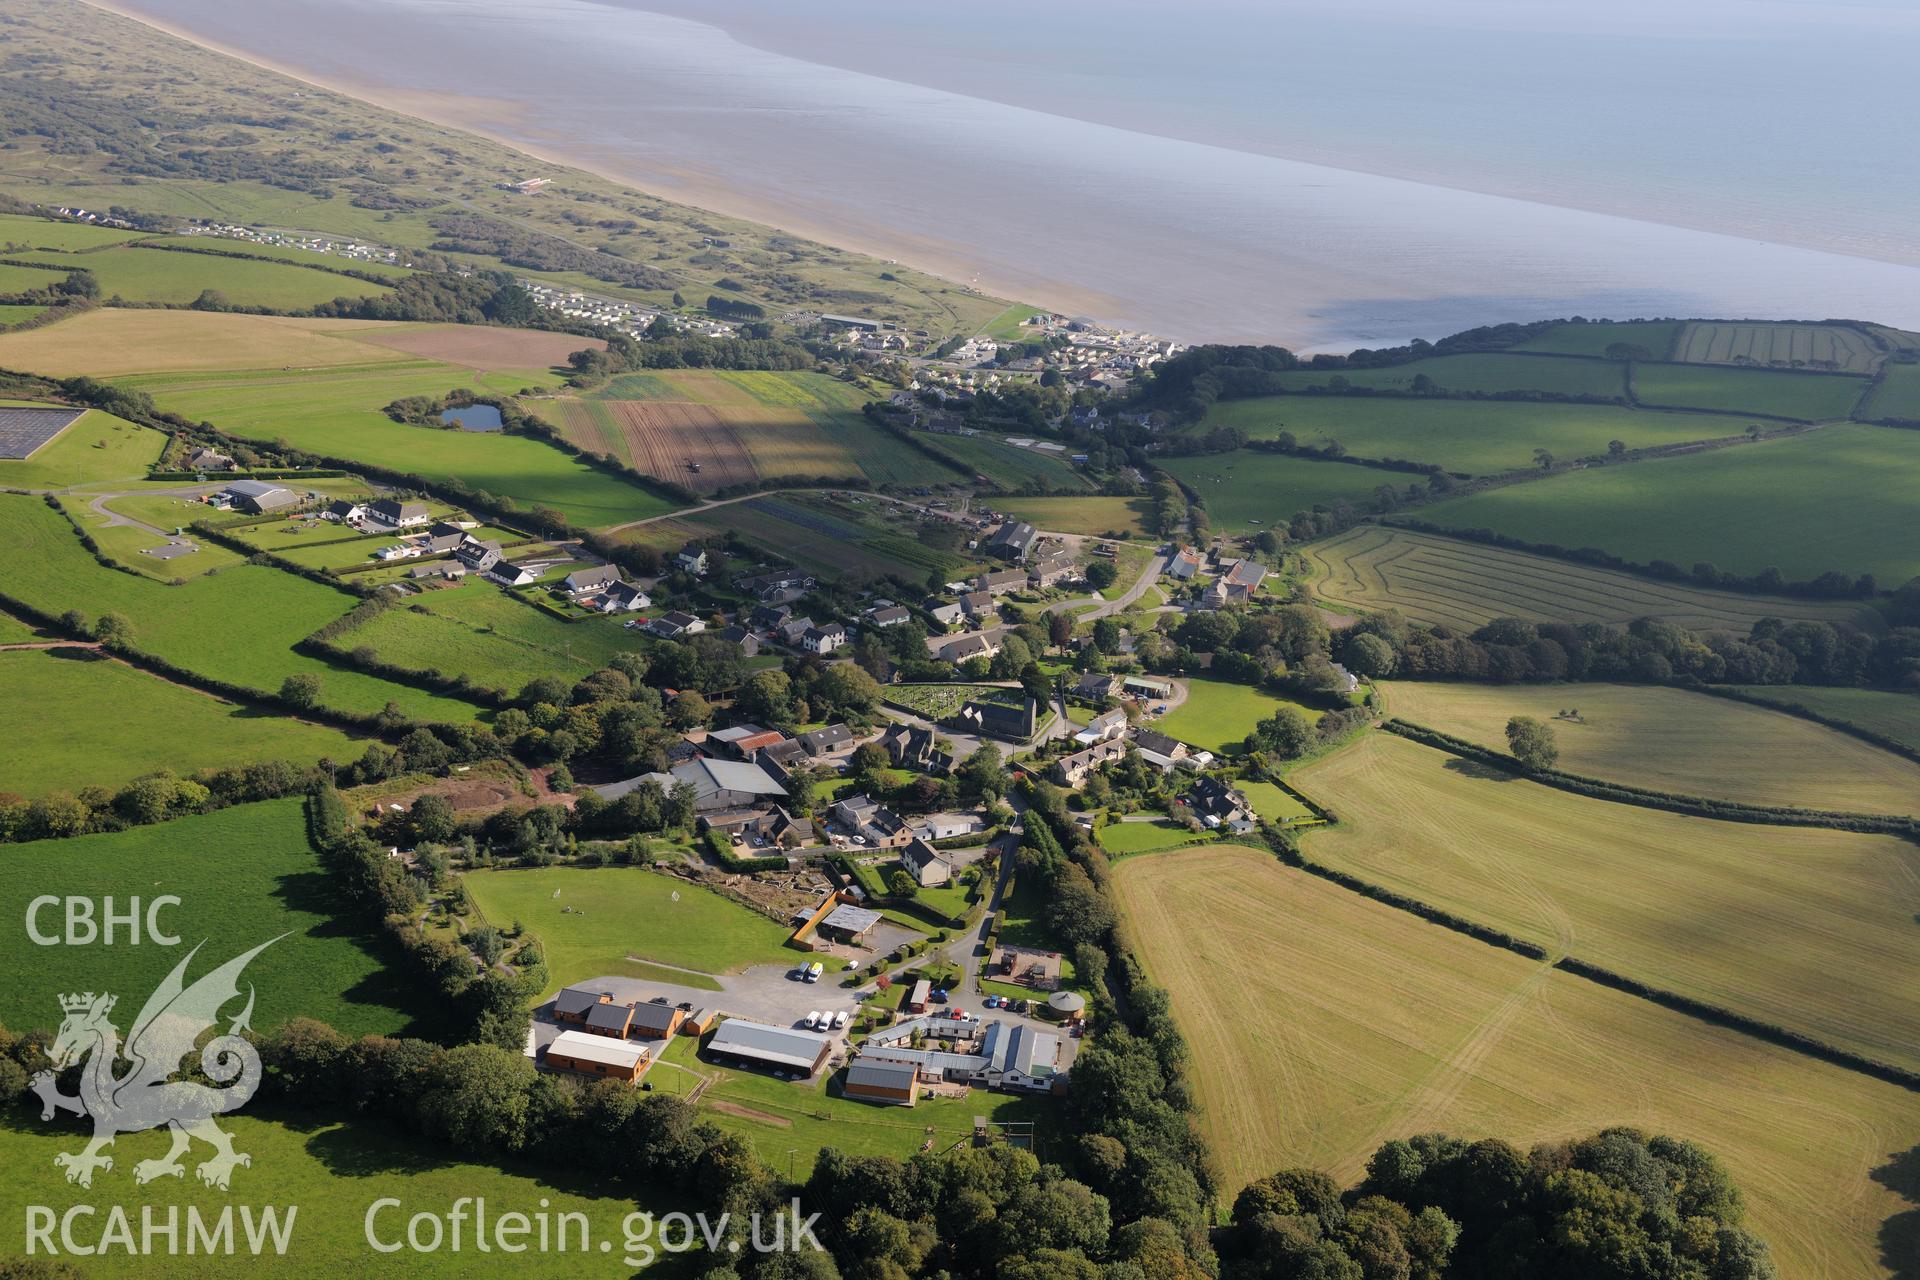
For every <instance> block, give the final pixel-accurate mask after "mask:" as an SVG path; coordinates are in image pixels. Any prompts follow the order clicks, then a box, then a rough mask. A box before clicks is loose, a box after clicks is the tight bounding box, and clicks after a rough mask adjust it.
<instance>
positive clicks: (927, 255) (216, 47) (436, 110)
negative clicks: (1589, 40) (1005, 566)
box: [80, 0, 1277, 341]
mask: <svg viewBox="0 0 1920 1280" xmlns="http://www.w3.org/2000/svg"><path fill="white" fill-rule="evenodd" d="M80 3H82V4H85V5H88V6H89V7H91V8H95V9H99V10H102V11H104V12H107V13H111V14H113V15H115V16H116V17H121V18H125V19H127V20H128V21H130V22H137V23H139V24H140V25H141V26H144V27H148V28H150V29H152V30H154V31H158V32H161V33H162V34H164V35H169V36H172V37H173V38H174V39H176V40H182V41H185V42H186V43H188V44H191V45H195V46H197V47H199V48H202V49H206V50H208V51H209V52H212V53H217V54H219V55H220V56H222V57H226V58H232V59H234V60H235V61H237V62H244V63H246V64H248V65H249V66H253V67H257V68H259V69H260V70H262V71H267V72H271V73H272V74H274V75H277V76H283V77H285V78H286V79H289V80H293V81H296V82H298V83H300V84H304V85H310V86H312V87H313V88H315V89H320V90H323V91H325V92H327V93H333V94H338V95H340V96H341V97H345V98H352V99H354V100H355V101H358V102H364V103H367V104H368V105H370V106H375V107H379V108H381V109H382V110H385V111H391V112H394V113H395V114H397V115H402V116H406V117H408V118H409V119H414V120H420V121H422V122H424V123H427V124H430V125H435V126H438V127H440V128H444V129H451V130H455V131H458V132H461V133H467V134H472V135H473V136H475V137H480V138H485V139H486V140H487V141H489V142H492V143H495V144H496V145H498V146H502V147H507V148H510V149H511V150H514V151H518V152H520V153H522V154H524V155H527V156H530V157H532V158H533V159H535V160H539V161H542V162H543V163H546V164H552V165H559V166H564V167H567V168H573V169H578V170H580V171H582V172H584V173H589V174H592V175H593V176H595V177H597V178H601V179H603V180H605V181H607V182H613V183H618V184H619V185H621V186H625V187H631V188H632V189H634V190H636V191H640V192H644V193H645V194H647V195H651V196H656V197H658V198H660V199H663V200H671V201H673V202H674V203H676V204H683V205H687V206H690V207H692V208H694V209H697V210H700V211H703V212H707V213H713V214H718V215H720V216H722V217H729V218H738V219H741V220H742V221H746V222H753V223H758V224H759V225H761V226H764V227H768V228H771V229H773V230H775V231H781V232H785V233H787V234H789V235H794V236H800V237H802V238H804V239H808V240H813V241H817V242H818V243H820V244H824V245H830V246H832V247H833V248H836V249H842V250H845V251H846V252H848V253H857V254H860V255H862V256H864V257H869V258H873V259H876V260H878V261H880V262H883V263H891V262H897V263H900V264H902V265H904V266H908V267H911V268H913V269H914V270H917V271H922V272H925V273H926V274H928V275H931V276H935V277H938V278H939V279H942V280H945V281H947V282H948V283H950V284H954V285H959V286H965V287H969V288H972V289H975V290H977V291H978V292H980V293H982V294H985V295H987V296H989V297H994V298H999V299H1002V300H1004V301H1007V302H1010V303H1025V304H1028V305H1031V306H1038V307H1045V308H1047V309H1049V310H1052V311H1057V312H1060V313H1062V314H1065V315H1085V316H1091V317H1094V318H1096V319H1101V320H1105V321H1109V322H1117V323H1123V324H1130V325H1134V326H1136V327H1137V326H1138V322H1137V321H1128V320H1125V319H1124V316H1123V313H1124V311H1125V304H1124V303H1123V302H1122V301H1121V300H1120V299H1117V298H1112V297H1109V296H1107V295H1104V294H1101V293H1099V292H1098V291H1096V290H1089V289H1082V288H1078V287H1076V286H1073V285H1070V284H1067V283H1066V282H1064V281H1059V280H1044V279H1030V280H1016V279H1011V278H1007V279H995V278H992V276H991V273H987V274H983V273H982V272H981V271H980V270H979V269H978V265H977V264H974V263H969V262H968V261H967V260H966V257H965V253H964V250H963V249H962V247H961V246H959V245H948V244H942V243H940V242H938V241H933V240H916V239H915V238H914V237H911V236H907V235H904V234H902V233H899V232H888V231H885V230H884V229H879V228H875V229H873V231H872V232H870V233H869V234H868V235H867V236H850V235H848V234H847V229H846V228H845V227H844V226H834V227H829V226H826V225H824V224H815V223H813V222H812V221H811V220H809V219H806V218H795V217H793V216H791V215H792V212H793V211H792V210H791V208H788V209H786V211H785V214H784V216H782V215H781V214H780V213H779V210H778V209H777V208H776V206H774V205H772V204H771V203H768V204H762V203H760V202H756V201H754V200H752V199H750V198H746V197H745V196H744V193H743V192H741V191H739V190H738V189H736V188H733V187H730V186H728V185H726V184H724V183H722V182H721V181H719V180H718V179H714V178H711V177H704V176H701V175H696V174H694V173H692V172H689V171H686V170H683V169H675V170H671V171H669V172H671V174H672V175H673V182H672V183H671V184H669V185H667V186H664V187H663V186H662V185H661V184H660V183H659V182H658V181H657V179H658V177H659V176H660V174H659V173H658V172H656V173H655V174H653V175H650V177H649V178H648V179H645V180H643V179H642V178H640V177H638V176H636V175H633V174H628V173H623V172H620V171H619V166H617V165H609V164H606V163H604V162H602V161H600V160H597V159H595V158H594V157H592V156H590V155H587V154H584V153H582V152H578V151H573V150H570V149H567V148H564V147H561V146H552V145H550V144H545V143H541V142H538V141H529V140H527V139H525V138H519V137H509V136H506V135H504V134H502V133H500V132H499V131H498V130H497V129H496V128H489V127H487V126H486V125H485V124H483V123H480V122H479V121H480V116H481V115H482V114H483V112H482V110H481V108H482V107H484V108H485V109H486V110H487V111H490V112H491V114H493V115H495V116H499V115H506V114H513V113H515V112H517V111H518V108H517V106H516V105H515V104H513V103H511V102H508V101H505V100H500V99H490V98H485V97H482V96H479V95H463V94H447V93H426V92H418V91H410V90H406V89H395V88H391V87H387V86H375V85H350V84H347V83H343V82H340V81H337V80H332V79H320V78H318V77H316V76H314V75H313V74H312V73H310V72H306V71H303V70H299V69H296V68H293V67H289V66H287V65H285V64H283V63H280V62H278V61H276V60H274V59H271V58H266V57H261V56H258V55H255V54H252V53H248V52H245V51H243V50H240V49H236V48H234V47H233V46H231V45H229V44H226V43H224V42H222V41H219V40H215V39H212V38H209V37H206V36H202V35H200V34H197V33H195V32H192V31H189V30H186V29H185V28H182V27H179V26H177V25H175V24H173V23H170V22H166V21H163V20H161V19H158V18H154V17H151V16H149V15H147V14H144V13H140V12H138V11H137V10H134V9H130V8H126V7H124V6H122V5H120V4H117V3H114V0H80ZM770 215H772V216H770ZM875 232H877V233H878V234H875ZM1116 316H1120V317H1121V318H1120V319H1119V320H1117V321H1116V319H1115V317H1116ZM1163 336H1167V337H1179V338H1180V339H1181V340H1182V341H1186V340H1188V339H1187V338H1186V337H1185V336H1183V335H1176V334H1166V335H1163ZM1276 340H1277V339H1276Z"/></svg>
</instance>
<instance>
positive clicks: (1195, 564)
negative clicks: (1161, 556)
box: [1166, 547, 1202, 582]
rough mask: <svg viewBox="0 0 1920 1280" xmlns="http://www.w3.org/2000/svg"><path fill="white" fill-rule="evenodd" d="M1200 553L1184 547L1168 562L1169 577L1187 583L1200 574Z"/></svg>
mask: <svg viewBox="0 0 1920 1280" xmlns="http://www.w3.org/2000/svg"><path fill="white" fill-rule="evenodd" d="M1201 563H1202V562H1201V559H1200V553H1199V552H1197V551H1195V550H1194V549H1193V548H1192V547H1182V548H1180V550H1179V551H1177V552H1175V553H1174V555H1173V557H1172V558H1171V559H1170V560H1168V561H1167V571H1166V572H1167V576H1168V577H1169V578H1173V579H1176V580H1177V581H1180V582H1186V581H1187V580H1189V579H1190V578H1192V577H1193V575H1194V574H1196V573H1199V572H1200V565H1201Z"/></svg>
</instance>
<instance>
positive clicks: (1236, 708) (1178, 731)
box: [1151, 679, 1320, 753]
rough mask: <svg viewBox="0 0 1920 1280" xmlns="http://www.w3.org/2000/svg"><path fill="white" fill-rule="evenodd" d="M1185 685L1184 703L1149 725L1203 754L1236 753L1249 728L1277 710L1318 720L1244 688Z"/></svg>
mask: <svg viewBox="0 0 1920 1280" xmlns="http://www.w3.org/2000/svg"><path fill="white" fill-rule="evenodd" d="M1186 684H1187V700H1186V701H1185V702H1184V703H1182V704H1181V705H1179V706H1177V707H1175V708H1174V709H1173V710H1172V711H1169V712H1167V714H1166V715H1164V716H1162V717H1160V718H1159V719H1158V720H1155V721H1152V722H1151V724H1152V727H1153V728H1155V729H1158V730H1159V731H1160V732H1161V733H1164V734H1166V735H1167V736H1168V737H1172V738H1178V739H1180V741H1182V742H1184V743H1187V744H1188V745H1189V746H1195V747H1199V748H1201V749H1203V750H1206V751H1212V752H1215V753H1219V752H1236V753H1237V752H1238V751H1239V750H1240V743H1241V742H1242V741H1243V740H1244V739H1245V738H1246V736H1247V735H1248V734H1249V733H1252V732H1253V726H1254V725H1256V724H1258V723H1259V722H1260V721H1262V720H1265V719H1266V718H1267V717H1268V716H1270V715H1272V714H1273V713H1274V712H1275V711H1277V710H1279V709H1280V708H1281V707H1296V708H1298V709H1299V710H1300V712H1301V713H1302V714H1303V715H1305V716H1306V717H1307V719H1308V720H1318V719H1319V718H1320V713H1319V712H1318V711H1315V710H1314V709H1313V708H1311V707H1305V706H1301V705H1300V704H1299V703H1297V702H1294V701H1292V700H1290V699H1287V698H1276V697H1274V696H1273V695H1272V694H1270V693H1262V692H1260V691H1259V690H1258V689H1253V688H1249V687H1248V686H1246V685H1244V684H1228V683H1227V682H1226V681H1224V680H1200V679H1190V680H1188V681H1187V682H1186Z"/></svg>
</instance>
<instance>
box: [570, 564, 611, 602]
mask: <svg viewBox="0 0 1920 1280" xmlns="http://www.w3.org/2000/svg"><path fill="white" fill-rule="evenodd" d="M618 581H620V570H619V568H618V566H615V565H610V564H596V565H593V566H592V567H590V568H586V569H575V570H574V571H573V572H572V573H570V574H568V575H567V576H566V577H565V578H564V579H563V580H562V581H561V584H560V586H561V589H562V590H563V591H565V592H566V593H567V594H568V595H570V596H584V595H588V594H591V593H592V592H595V591H600V590H602V589H604V588H606V587H610V586H612V585H613V584H614V583H616V582H618Z"/></svg>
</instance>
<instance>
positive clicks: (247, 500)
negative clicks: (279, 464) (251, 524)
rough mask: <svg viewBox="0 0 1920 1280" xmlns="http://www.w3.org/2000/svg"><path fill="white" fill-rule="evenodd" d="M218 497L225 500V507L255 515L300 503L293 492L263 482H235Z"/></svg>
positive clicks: (297, 496) (298, 497)
mask: <svg viewBox="0 0 1920 1280" xmlns="http://www.w3.org/2000/svg"><path fill="white" fill-rule="evenodd" d="M218 496H219V497H222V498H225V499H226V501H227V505H228V506H230V507H232V508H233V509H234V510H235V511H247V512H251V513H253V514H255V515H264V514H265V513H266V512H269V511H279V510H280V509H282V508H283V507H291V506H293V505H294V504H295V503H297V502H299V501H300V496H299V495H298V494H296V493H295V492H294V491H293V490H291V489H287V488H283V487H282V486H280V485H277V484H268V483H267V482H266V481H264V480H235V481H234V482H233V483H232V484H230V485H228V486H227V487H226V488H224V489H222V490H221V491H220V493H219V495H218Z"/></svg>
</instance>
